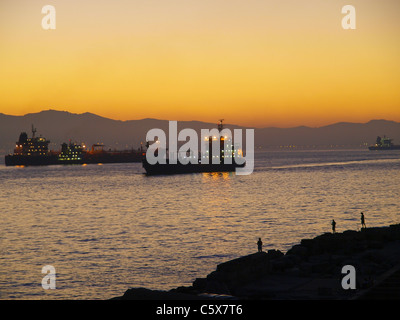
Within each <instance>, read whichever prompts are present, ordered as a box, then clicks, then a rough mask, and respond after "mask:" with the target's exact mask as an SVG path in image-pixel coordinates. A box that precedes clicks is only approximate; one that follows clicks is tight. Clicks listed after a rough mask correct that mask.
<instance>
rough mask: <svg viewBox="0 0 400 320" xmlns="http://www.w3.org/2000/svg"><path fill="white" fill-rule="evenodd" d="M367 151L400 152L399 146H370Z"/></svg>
mask: <svg viewBox="0 0 400 320" xmlns="http://www.w3.org/2000/svg"><path fill="white" fill-rule="evenodd" d="M368 149H369V150H400V145H393V146H387V147H384V146H370V147H368Z"/></svg>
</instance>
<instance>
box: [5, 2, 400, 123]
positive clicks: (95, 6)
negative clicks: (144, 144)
mask: <svg viewBox="0 0 400 320" xmlns="http://www.w3.org/2000/svg"><path fill="white" fill-rule="evenodd" d="M47 4H50V5H53V6H54V7H55V9H56V29H55V30H44V29H43V28H42V25H41V21H42V18H43V17H44V14H42V13H41V9H42V7H43V6H44V5H47ZM347 4H351V5H353V6H354V7H355V8H356V27H357V29H356V30H344V29H343V28H342V25H341V20H342V18H343V17H344V14H342V13H341V9H342V7H343V6H344V5H347ZM399 39H400V1H398V0H381V1H377V0H346V1H340V0H304V1H300V0H279V1H278V0H272V1H271V0H246V1H244V0H129V1H128V0H115V1H111V0H96V1H94V0H85V1H78V0H63V1H47V0H46V1H38V0H1V1H0V112H1V113H5V114H11V115H23V114H26V113H32V112H39V111H41V110H46V109H56V110H66V111H70V112H74V113H83V112H92V113H95V114H98V115H101V116H104V117H110V118H113V119H120V120H132V119H142V118H158V119H169V120H200V121H209V122H216V120H217V119H220V118H224V119H225V121H226V122H228V123H235V124H240V125H248V126H253V127H262V126H278V127H291V126H296V125H308V126H322V125H326V124H331V123H335V122H339V121H351V122H366V121H369V120H371V119H387V120H395V121H400V40H399Z"/></svg>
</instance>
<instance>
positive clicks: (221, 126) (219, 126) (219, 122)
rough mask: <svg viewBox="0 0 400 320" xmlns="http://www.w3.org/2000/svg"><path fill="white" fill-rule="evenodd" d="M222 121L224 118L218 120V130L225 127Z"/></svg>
mask: <svg viewBox="0 0 400 320" xmlns="http://www.w3.org/2000/svg"><path fill="white" fill-rule="evenodd" d="M222 121H224V119H220V120H219V121H218V131H219V132H221V131H222V129H223V127H224V125H223V124H222Z"/></svg>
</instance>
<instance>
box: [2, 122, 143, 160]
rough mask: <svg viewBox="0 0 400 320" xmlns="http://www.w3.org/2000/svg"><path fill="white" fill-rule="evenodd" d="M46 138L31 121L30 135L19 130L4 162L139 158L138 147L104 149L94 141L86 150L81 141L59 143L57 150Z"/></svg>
mask: <svg viewBox="0 0 400 320" xmlns="http://www.w3.org/2000/svg"><path fill="white" fill-rule="evenodd" d="M49 143H50V140H47V139H46V138H44V137H42V136H40V137H37V136H36V129H35V128H34V126H33V125H32V137H31V138H28V135H27V133H26V132H22V133H21V134H20V136H19V139H18V141H17V142H16V145H15V149H14V153H13V154H9V155H6V156H5V164H6V166H45V165H56V164H98V163H128V162H141V161H142V150H141V148H139V149H138V150H134V149H132V150H122V151H118V150H114V151H112V150H108V151H106V150H104V145H102V144H94V145H93V146H92V148H91V150H86V149H85V148H86V146H85V145H83V144H76V143H72V142H70V143H69V144H67V143H63V144H62V145H61V151H50V150H49Z"/></svg>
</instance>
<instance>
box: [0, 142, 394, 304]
mask: <svg viewBox="0 0 400 320" xmlns="http://www.w3.org/2000/svg"><path fill="white" fill-rule="evenodd" d="M399 169H400V152H398V151H382V152H369V151H364V150H362V151H360V150H350V151H343V150H341V151H285V152H278V151H271V152H260V153H257V155H256V161H255V171H254V173H253V174H251V175H250V176H236V175H234V174H233V173H215V174H191V175H182V176H160V177H146V176H144V175H143V169H142V167H141V164H107V165H87V166H48V167H25V168H13V167H12V168H10V167H5V166H4V165H0V217H1V227H0V231H1V234H0V236H1V238H0V250H1V251H0V252H1V254H0V299H108V298H111V297H114V296H119V295H122V294H123V293H124V292H125V291H126V290H127V289H128V288H130V287H148V288H152V289H171V288H174V287H177V286H180V285H190V284H191V283H192V282H193V280H194V279H195V278H196V277H204V276H206V275H207V274H208V273H210V272H211V271H213V270H215V268H216V265H217V264H218V263H221V262H224V261H227V260H229V259H233V258H236V257H239V256H242V255H246V254H249V253H253V252H255V251H256V250H257V245H256V242H257V239H258V237H261V238H262V240H263V242H264V249H265V250H268V249H279V250H281V251H283V252H285V251H286V250H288V249H289V248H290V247H291V246H292V245H293V244H296V243H298V242H299V241H300V240H301V239H303V238H310V237H314V236H316V235H318V234H321V233H323V232H330V231H331V226H330V223H331V220H332V219H335V221H336V223H337V225H336V229H337V231H338V232H341V231H344V230H347V229H352V230H357V229H359V225H360V212H361V211H364V213H365V216H366V223H367V227H368V226H384V225H389V224H393V223H400V203H399V195H400V174H399ZM45 265H53V266H54V267H55V269H56V273H57V274H56V276H57V278H56V279H57V280H56V289H55V290H43V289H42V286H41V281H42V277H43V276H44V274H42V273H41V270H42V267H43V266H45Z"/></svg>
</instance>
